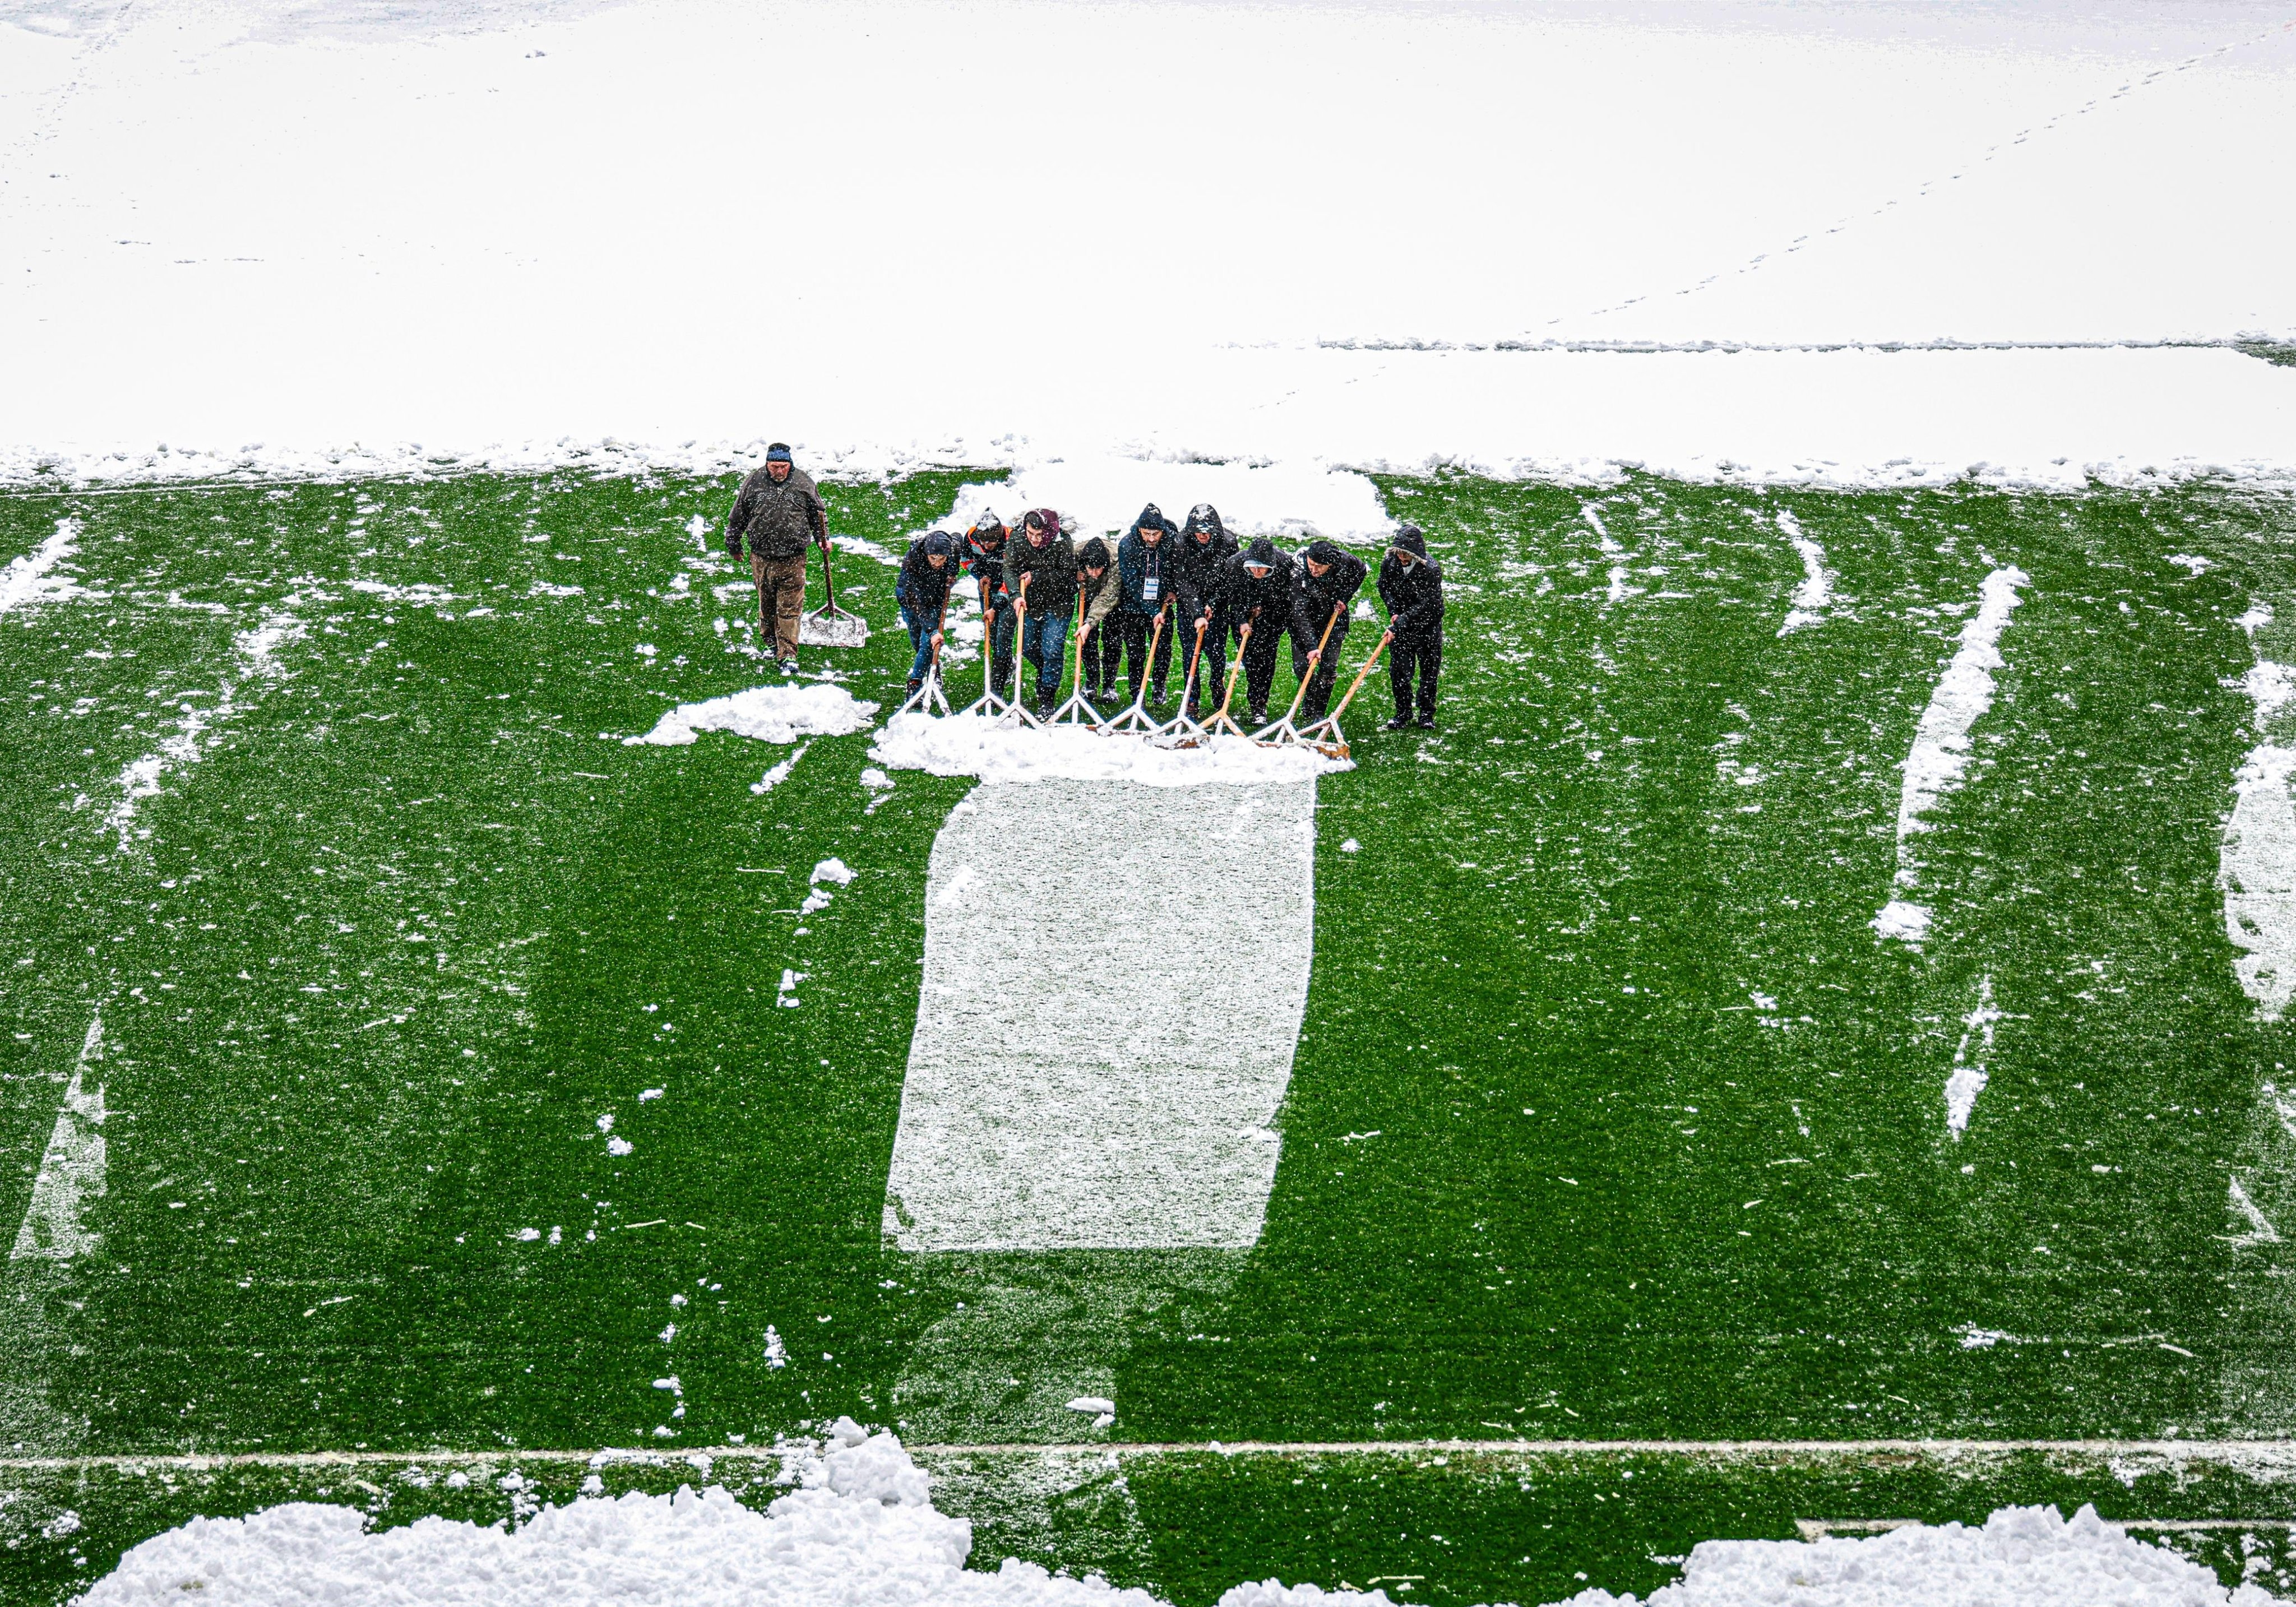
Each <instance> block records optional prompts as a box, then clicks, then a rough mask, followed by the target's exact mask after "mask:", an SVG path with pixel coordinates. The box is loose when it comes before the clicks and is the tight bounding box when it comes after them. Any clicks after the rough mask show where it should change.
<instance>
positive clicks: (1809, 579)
mask: <svg viewBox="0 0 2296 1607" xmlns="http://www.w3.org/2000/svg"><path fill="white" fill-rule="evenodd" d="M1778 529H1779V531H1780V533H1781V534H1783V535H1784V537H1785V538H1786V539H1787V540H1788V541H1790V542H1792V543H1793V550H1794V551H1795V552H1797V553H1800V554H1801V584H1800V586H1796V587H1794V594H1793V601H1792V603H1790V604H1789V605H1788V606H1787V609H1786V618H1785V623H1784V624H1783V625H1781V626H1779V627H1778V635H1781V636H1785V635H1792V634H1793V633H1794V632H1795V631H1798V630H1805V629H1807V628H1808V627H1810V626H1813V625H1822V624H1824V623H1825V609H1826V605H1827V604H1828V603H1832V602H1833V570H1829V569H1827V568H1826V567H1825V548H1824V547H1822V546H1820V545H1818V544H1817V543H1816V542H1815V541H1812V540H1811V539H1810V538H1809V537H1807V536H1805V535H1803V534H1802V529H1801V521H1800V520H1798V519H1796V518H1795V517H1794V516H1793V515H1792V513H1790V512H1787V511H1786V510H1785V509H1784V508H1781V509H1779V510H1778Z"/></svg>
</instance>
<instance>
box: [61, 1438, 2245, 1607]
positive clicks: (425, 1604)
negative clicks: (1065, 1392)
mask: <svg viewBox="0 0 2296 1607" xmlns="http://www.w3.org/2000/svg"><path fill="white" fill-rule="evenodd" d="M790 1472H791V1473H793V1474H794V1475H795V1482H796V1483H797V1485H798V1486H799V1488H795V1489H793V1490H791V1491H790V1493H788V1494H787V1495H784V1496H780V1497H779V1498H777V1499H776V1500H775V1502H774V1503H773V1504H772V1505H770V1506H768V1507H767V1509H766V1510H765V1511H764V1512H762V1513H760V1512H757V1511H755V1510H753V1509H751V1508H750V1507H747V1506H744V1505H742V1503H741V1502H740V1501H739V1500H737V1499H736V1498H735V1497H734V1496H733V1495H731V1494H730V1493H728V1492H727V1491H726V1490H724V1489H720V1488H715V1487H711V1488H705V1489H703V1490H702V1491H701V1493H700V1494H699V1495H696V1494H695V1493H694V1492H693V1489H691V1488H688V1487H685V1486H680V1487H679V1488H678V1491H677V1493H676V1495H674V1496H646V1495H641V1494H638V1493H636V1492H632V1493H630V1494H628V1495H625V1496H620V1497H619V1499H613V1500H609V1499H606V1498H605V1497H603V1496H596V1497H586V1498H583V1499H580V1500H577V1501H574V1502H572V1503H570V1504H569V1505H565V1506H559V1507H549V1508H545V1509H544V1510H543V1511H542V1512H541V1513H538V1514H537V1515H536V1516H535V1517H534V1518H533V1519H532V1520H531V1521H529V1522H528V1523H526V1524H525V1526H524V1527H522V1528H520V1529H510V1528H508V1527H507V1526H498V1527H496V1528H492V1529H481V1528H480V1527H479V1526H478V1525H476V1524H473V1523H465V1522H454V1521H447V1520H446V1519H444V1518H438V1517H428V1518H422V1519H418V1520H417V1521H414V1522H413V1523H410V1524H407V1525H406V1526H405V1527H403V1528H398V1529H384V1530H381V1531H379V1532H375V1533H369V1532H368V1531H367V1529H366V1527H365V1526H366V1518H365V1515H364V1514H362V1513H358V1512H357V1511H354V1510H353V1509H351V1508H349V1507H344V1506H328V1505H319V1504H317V1503H312V1502H296V1503H293V1504H291V1505H285V1506H275V1507H272V1508H270V1509H268V1510H267V1511H264V1512H259V1513H255V1514H254V1515H253V1516H252V1517H249V1518H244V1519H242V1518H194V1519H193V1520H192V1521H190V1522H189V1523H186V1524H184V1526H183V1527H182V1528H180V1529H170V1530H168V1532H167V1533H166V1534H163V1535H159V1536H156V1537H153V1538H152V1539H149V1540H146V1541H144V1542H143V1544H142V1545H141V1546H136V1547H135V1549H134V1550H132V1551H130V1552H129V1553H127V1555H126V1556H124V1557H122V1558H120V1560H119V1568H118V1569H117V1570H114V1571H113V1572H112V1573H111V1575H110V1576H109V1577H107V1578H104V1579H102V1581H100V1582H99V1583H98V1584H97V1585H96V1587H94V1589H93V1590H91V1591H89V1592H88V1594H87V1595H86V1596H84V1597H83V1598H81V1607H131V1604H133V1603H160V1602H168V1603H181V1602H184V1601H185V1600H188V1599H191V1598H193V1597H194V1596H195V1597H196V1598H197V1599H198V1600H199V1601H200V1602H201V1603H203V1604H204V1607H316V1604H317V1603H343V1602H357V1603H360V1604H361V1607H481V1604H483V1607H587V1604H589V1603H608V1602H611V1603H617V1604H618V1607H734V1604H735V1603H741V1604H743V1607H909V1604H911V1603H956V1604H958V1607H971V1604H978V1607H1087V1604H1088V1607H1163V1604H1162V1603H1160V1602H1158V1600H1157V1599H1156V1598H1155V1597H1153V1596H1152V1595H1149V1594H1148V1593H1147V1592H1146V1591H1144V1590H1117V1589H1114V1588H1113V1587H1111V1586H1110V1585H1108V1583H1107V1582H1106V1581H1104V1580H1103V1579H1101V1578H1097V1577H1095V1576H1087V1578H1082V1579H1073V1578H1059V1577H1056V1576H1054V1575H1051V1574H1048V1573H1046V1571H1045V1570H1043V1569H1042V1568H1039V1567H1037V1566H1036V1565H1035V1564H1033V1563H1029V1562H1016V1561H1014V1560H1013V1559H1011V1558H1007V1559H1006V1560H1005V1564H1004V1566H1003V1567H1002V1568H1000V1569H998V1570H997V1571H996V1572H995V1573H975V1572H967V1571H966V1570H965V1568H964V1561H965V1558H966V1556H967V1555H968V1554H970V1553H971V1551H972V1525H971V1524H970V1523H968V1522H966V1521H964V1519H962V1518H951V1517H947V1516H945V1515H943V1514H942V1513H940V1512H939V1511H938V1510H937V1509H936V1508H935V1507H934V1506H933V1504H932V1498H931V1488H930V1480H929V1479H928V1477H927V1475H926V1474H925V1473H924V1472H923V1471H922V1470H921V1469H920V1468H919V1467H918V1466H917V1465H916V1464H915V1463H914V1461H912V1460H911V1459H910V1456H909V1454H908V1453H907V1452H906V1450H904V1449H903V1448H902V1447H901V1442H900V1441H899V1440H898V1439H895V1438H894V1437H893V1436H892V1435H891V1434H890V1433H883V1432H880V1433H876V1434H871V1433H870V1432H868V1431H866V1430H865V1429H862V1428H860V1427H858V1426H857V1425H856V1424H855V1423H854V1422H853V1421H852V1419H850V1418H840V1419H839V1420H838V1423H837V1425H836V1427H835V1428H833V1429H832V1430H831V1431H830V1435H829V1438H828V1439H827V1440H826V1441H825V1442H824V1444H823V1446H822V1447H820V1450H819V1452H818V1454H816V1451H815V1450H814V1448H813V1447H809V1446H808V1447H792V1449H791V1469H790ZM785 1476H786V1475H785ZM2275 1600H2276V1599H2275V1598H2274V1597H2272V1596H2270V1595H2267V1594H2266V1593H2265V1592H2264V1591H2262V1590H2260V1589H2258V1588H2257V1587H2254V1586H2243V1587H2240V1588H2239V1589H2238V1590H2236V1591H2234V1592H2232V1593H2231V1594H2230V1595H2226V1592H2225V1590H2224V1588H2223V1587H2221V1586H2219V1585H2218V1583H2217V1582H2216V1579H2215V1577H2214V1576H2213V1575H2211V1574H2210V1573H2209V1572H2208V1570H2205V1569H2203V1568H2201V1567H2198V1566H2197V1565H2195V1564H2194V1563H2191V1562H2185V1560H2184V1559H2183V1558H2181V1557H2178V1556H2177V1555H2175V1554H2173V1553H2170V1552H2167V1551H2163V1550H2161V1549H2160V1548H2158V1547H2156V1546H2144V1545H2141V1544H2139V1543H2138V1542H2136V1541H2134V1540H2131V1539H2129V1538H2128V1536H2127V1535H2126V1534H2125V1533H2123V1532H2122V1531H2121V1530H2120V1529H2118V1528H2116V1527H2115V1526H2113V1525H2112V1524H2110V1523H2106V1522H2103V1521H2100V1520H2099V1519H2098V1517H2097V1515H2096V1513H2095V1509H2093V1508H2091V1507H2087V1506H2084V1507H2082V1508H2081V1509H2080V1511H2079V1513H2075V1514H2074V1515H2073V1517H2072V1518H2071V1521H2066V1520H2063V1519H2061V1518H2059V1517H2058V1515H2057V1511H2056V1509H2055V1508H2054V1507H2006V1508H2004V1509H2003V1510H2001V1511H1999V1512H1997V1513H1994V1514H1993V1516H1992V1517H1991V1518H1990V1519H1989V1520H1987V1521H1986V1524H1985V1527H1984V1528H1983V1529H1964V1528H1963V1527H1962V1526H1961V1525H1960V1524H1958V1523H1948V1524H1947V1525H1946V1526H1945V1527H1944V1528H1942V1529H1927V1528H1920V1527H1915V1528H1911V1529H1898V1530H1897V1531H1895V1532H1894V1533H1890V1534H1885V1535H1878V1536H1874V1537H1870V1538H1866V1539H1855V1540H1853V1539H1825V1540H1819V1541H1816V1542H1815V1543H1814V1544H1810V1545H1802V1544H1800V1543H1796V1542H1792V1541H1778V1540H1709V1541H1706V1542H1705V1543H1703V1544H1702V1545H1701V1546H1699V1547H1698V1548H1697V1549H1696V1550H1695V1551H1693V1553H1692V1554H1691V1555H1690V1560H1689V1565H1688V1567H1687V1568H1686V1569H1685V1570H1684V1576H1683V1578H1682V1581H1681V1583H1679V1584H1677V1585H1669V1586H1666V1587H1662V1588H1661V1589H1660V1590H1658V1591H1656V1592H1654V1593H1653V1594H1652V1596H1651V1598H1650V1604H1649V1607H1756V1604H1757V1603H1778V1602H1792V1603H1796V1604H1797V1607H1881V1604H1882V1603H1890V1604H1904V1607H1915V1604H1918V1607H2011V1604H2012V1603H2014V1604H2015V1607H2052V1604H2054V1603H2064V1604H2065V1607H2076V1604H2077V1607H2273V1603H2275ZM1634 1602H1635V1598H1634V1597H1632V1596H1624V1597H1620V1596H1613V1595H1610V1594H1609V1593H1608V1592H1606V1591H1603V1590H1587V1591H1583V1592H1581V1593H1580V1594H1579V1595H1577V1596H1574V1597H1572V1598H1571V1602H1570V1607H1625V1604H1627V1603H1634ZM1220 1607H1392V1604H1391V1603H1390V1601H1389V1598H1388V1596H1387V1595H1386V1593H1384V1592H1382V1591H1374V1592H1372V1593H1371V1594H1369V1595H1363V1594H1359V1593H1357V1592H1354V1591H1329V1592H1327V1591H1324V1590H1321V1589H1319V1588H1317V1587H1316V1586H1313V1585H1298V1586H1292V1587H1286V1586H1285V1585H1283V1582H1282V1581H1280V1580H1277V1579H1268V1580H1266V1581H1265V1582H1262V1583H1259V1584H1245V1585H1239V1586H1237V1587H1234V1589H1232V1590H1230V1591H1229V1592H1228V1593H1227V1594H1226V1595H1224V1596H1222V1597H1221V1598H1220Z"/></svg>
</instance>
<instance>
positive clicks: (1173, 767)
mask: <svg viewBox="0 0 2296 1607" xmlns="http://www.w3.org/2000/svg"><path fill="white" fill-rule="evenodd" d="M869 757H870V758H873V759H875V760H876V761H877V762H878V763H879V764H881V765H884V766H886V767H889V768H891V769H895V770H923V771H926V772H927V773H929V774H931V775H977V776H979V777H980V778H981V779H982V780H983V781H1055V780H1057V781H1129V782H1139V783H1144V784H1146V785H1148V786H1152V787H1193V786H1199V785H1201V784H1203V783H1207V782H1286V781H1308V780H1310V779H1312V778H1314V777H1316V776H1318V775H1324V774H1326V773H1328V772H1331V771H1334V770H1352V769H1354V768H1355V765H1354V763H1353V762H1352V761H1351V760H1349V759H1343V758H1330V757H1328V756H1327V755H1325V754H1323V753H1320V752H1318V751H1317V750H1315V749H1313V748H1306V747H1286V748H1263V747H1261V746H1260V745H1259V743H1257V742H1251V741H1250V740H1248V739H1246V738H1244V737H1240V736H1221V737H1215V738H1214V739H1213V740H1212V741H1211V742H1208V743H1206V744H1205V745H1204V746H1202V747H1200V748H1164V747H1160V746H1158V745H1157V744H1156V743H1154V742H1149V741H1148V740H1147V739H1145V738H1144V737H1137V736H1117V735H1111V736H1103V735H1101V734H1098V733H1096V732H1095V731H1092V730H1090V729H1089V728H1087V727H1085V726H1053V727H1051V728H1049V729H1042V730H1037V729H1029V728H1027V727H1024V726H1007V725H1003V724H1000V723H999V722H997V721H996V720H994V719H989V718H986V717H982V716H980V715H976V714H961V715H955V716H952V717H948V718H946V719H936V718H934V717H931V716H929V715H922V714H914V713H911V714H897V715H895V716H894V717H892V718H891V719H890V720H889V721H887V722H886V724H885V728H884V730H883V731H882V732H881V733H880V734H878V737H877V741H876V742H875V743H874V745H873V746H872V747H871V748H870V750H869Z"/></svg>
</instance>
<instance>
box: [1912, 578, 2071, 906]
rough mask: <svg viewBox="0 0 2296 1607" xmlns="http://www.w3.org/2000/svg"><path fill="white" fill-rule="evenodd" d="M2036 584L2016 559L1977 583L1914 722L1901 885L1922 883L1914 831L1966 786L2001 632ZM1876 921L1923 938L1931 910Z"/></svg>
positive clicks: (1989, 702)
mask: <svg viewBox="0 0 2296 1607" xmlns="http://www.w3.org/2000/svg"><path fill="white" fill-rule="evenodd" d="M2031 584H2032V580H2031V578H2030V577H2029V576H2027V574H2026V573H2025V571H2024V570H2021V569H2019V568H2017V567H2016V566H2015V565H2014V564H2009V565H2005V566H2004V567H2003V568H2000V569H1997V570H1994V571H1993V572H1992V573H1991V574H1989V575H1988V576H1986V578H1985V583H1984V584H1983V585H1982V586H1980V587H1979V588H1978V594H1977V595H1978V608H1977V612H1976V614H1975V615H1974V616H1973V617H1972V619H1970V621H1969V623H1968V624H1966V625H1964V626H1963V627H1961V646H1960V647H1959V649H1957V650H1956V652H1955V653H1954V655H1953V661H1952V662H1951V663H1949V664H1948V665H1947V666H1946V668H1945V674H1943V675H1942V676H1939V677H1938V684H1937V690H1936V691H1934V692H1932V693H1931V694H1930V701H1929V707H1928V708H1926V709H1923V710H1922V719H1921V724H1920V725H1918V726H1915V728H1914V745H1913V748H1912V750H1911V751H1909V752H1908V753H1907V755H1906V765H1905V783H1904V785H1903V787H1902V788H1901V790H1900V791H1899V792H1898V873H1897V877H1896V885H1897V886H1898V889H1899V890H1902V891H1905V892H1911V891H1913V890H1915V888H1916V887H1918V886H1919V885H1920V882H1921V864H1920V862H1919V861H1918V860H1916V859H1915V857H1914V855H1913V849H1912V840H1913V838H1914V835H1915V833H1916V832H1926V831H1928V830H1929V829H1930V823H1929V820H1928V818H1927V817H1928V815H1929V812H1930V811H1931V809H1933V808H1936V807H1937V805H1938V804H1939V801H1940V800H1942V799H1944V798H1945V797H1946V795H1947V794H1948V793H1950V792H1952V791H1956V790H1957V789H1958V788H1959V787H1960V785H1961V780H1962V775H1963V774H1964V772H1965V771H1967V769H1968V768H1969V733H1970V729H1971V727H1972V726H1975V725H1976V724H1977V722H1978V721H1979V720H1980V719H1981V718H1983V717H1984V716H1985V712H1986V710H1988V709H1991V708H1992V707H1993V672H1994V671H1995V670H1997V669H1998V668H2001V663H2002V660H2001V654H2000V652H1999V650H1998V644H1999V643H2000V640H2001V632H2002V630H2003V629H2004V628H2005V627H2006V626H2007V625H2008V623H2009V616H2010V614H2011V613H2012V612H2013V611H2014V610H2015V609H2016V607H2017V604H2018V603H2019V602H2020V601H2021V599H2020V598H2019V597H2018V595H2017V588H2018V587H2019V586H2030V585H2031ZM1872 924H1873V927H1874V931H1877V932H1879V933H1880V934H1881V935H1882V936H1883V937H1885V938H1897V939H1902V940H1903V941H1905V942H1907V943H1919V942H1920V941H1922V940H1923V939H1924V938H1926V937H1928V936H1929V931H1930V909H1929V906H1927V905H1925V904H1918V903H1915V902H1914V901H1913V900H1912V899H1909V898H1891V899H1890V902H1889V903H1888V904H1886V905H1884V906H1882V911H1881V913H1880V914H1876V915H1875V916H1874V920H1873V923H1872Z"/></svg>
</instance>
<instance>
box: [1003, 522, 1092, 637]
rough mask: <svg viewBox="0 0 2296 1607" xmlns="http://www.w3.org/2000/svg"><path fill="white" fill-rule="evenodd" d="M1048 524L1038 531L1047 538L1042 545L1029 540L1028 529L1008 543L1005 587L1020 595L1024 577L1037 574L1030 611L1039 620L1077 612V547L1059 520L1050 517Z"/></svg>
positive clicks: (1031, 592) (1030, 599)
mask: <svg viewBox="0 0 2296 1607" xmlns="http://www.w3.org/2000/svg"><path fill="white" fill-rule="evenodd" d="M1045 525H1046V529H1043V530H1040V531H1038V532H1037V534H1038V535H1041V536H1042V537H1044V538H1045V542H1044V545H1042V546H1038V545H1037V544H1036V543H1035V542H1033V541H1031V540H1029V533H1028V532H1027V531H1025V530H1024V531H1021V533H1019V534H1017V535H1015V536H1013V537H1012V538H1011V539H1010V540H1008V541H1006V542H1005V590H1006V591H1008V592H1011V593H1012V594H1013V595H1014V596H1015V597H1018V596H1019V595H1020V594H1021V579H1022V578H1024V577H1029V576H1033V577H1034V578H1033V579H1030V580H1029V612H1030V613H1032V614H1034V615H1036V616H1037V618H1039V619H1042V618H1044V617H1045V616H1046V615H1049V614H1069V613H1074V612H1075V611H1076V595H1077V562H1076V548H1075V547H1074V546H1073V545H1070V542H1069V538H1068V537H1065V536H1063V535H1062V534H1061V529H1060V521H1059V520H1057V519H1047V520H1046V521H1045Z"/></svg>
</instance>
